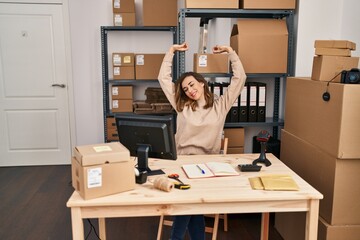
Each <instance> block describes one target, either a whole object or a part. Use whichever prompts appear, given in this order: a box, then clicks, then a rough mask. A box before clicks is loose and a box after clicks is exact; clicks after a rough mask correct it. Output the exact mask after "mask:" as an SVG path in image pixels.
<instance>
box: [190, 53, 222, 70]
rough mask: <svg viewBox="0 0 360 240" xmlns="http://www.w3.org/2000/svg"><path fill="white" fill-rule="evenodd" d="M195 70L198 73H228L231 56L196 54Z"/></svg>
mask: <svg viewBox="0 0 360 240" xmlns="http://www.w3.org/2000/svg"><path fill="white" fill-rule="evenodd" d="M193 70H194V72H197V73H228V72H229V55H228V54H210V53H201V54H200V53H195V54H194V64H193Z"/></svg>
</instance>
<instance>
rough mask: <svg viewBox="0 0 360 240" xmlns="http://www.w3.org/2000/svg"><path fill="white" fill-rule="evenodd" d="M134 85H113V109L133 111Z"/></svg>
mask: <svg viewBox="0 0 360 240" xmlns="http://www.w3.org/2000/svg"><path fill="white" fill-rule="evenodd" d="M132 104H133V87H132V86H111V111H112V112H113V113H118V112H132V111H133V108H132Z"/></svg>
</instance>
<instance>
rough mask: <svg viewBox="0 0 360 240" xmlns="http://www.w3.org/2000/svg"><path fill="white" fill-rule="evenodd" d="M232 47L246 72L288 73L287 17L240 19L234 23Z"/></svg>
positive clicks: (231, 39)
mask: <svg viewBox="0 0 360 240" xmlns="http://www.w3.org/2000/svg"><path fill="white" fill-rule="evenodd" d="M230 45H231V47H232V48H233V49H234V50H235V51H236V52H237V53H238V55H239V57H240V59H241V62H242V64H243V65H244V69H245V72H246V73H286V72H287V58H288V31H287V26H286V21H285V20H279V19H239V20H238V21H237V24H235V25H234V26H233V29H232V32H231V38H230Z"/></svg>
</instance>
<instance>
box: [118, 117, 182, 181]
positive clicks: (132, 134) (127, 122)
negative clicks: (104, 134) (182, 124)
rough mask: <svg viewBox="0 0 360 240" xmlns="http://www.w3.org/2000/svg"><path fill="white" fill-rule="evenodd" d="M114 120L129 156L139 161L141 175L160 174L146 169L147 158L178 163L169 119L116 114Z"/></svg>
mask: <svg viewBox="0 0 360 240" xmlns="http://www.w3.org/2000/svg"><path fill="white" fill-rule="evenodd" d="M115 119H116V127H117V130H118V135H119V141H120V143H121V144H122V145H124V146H125V147H126V148H127V149H128V150H129V151H130V155H131V156H136V157H138V169H139V170H140V171H147V172H148V175H155V174H160V173H162V172H155V171H152V170H151V169H150V168H149V167H148V157H152V158H160V159H169V160H176V159H177V154H176V145H175V138H174V120H173V116H172V115H166V116H155V115H136V114H117V115H116V116H115Z"/></svg>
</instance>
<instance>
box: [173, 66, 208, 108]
mask: <svg viewBox="0 0 360 240" xmlns="http://www.w3.org/2000/svg"><path fill="white" fill-rule="evenodd" d="M189 76H193V77H194V78H195V79H196V80H197V81H198V82H201V83H203V84H204V98H205V102H206V104H205V106H204V109H207V108H210V107H212V106H213V105H214V94H212V93H211V91H210V90H209V87H208V84H207V81H206V80H205V78H204V77H203V76H202V75H201V74H199V73H196V72H186V73H183V74H182V75H181V76H180V77H179V79H178V80H177V81H176V82H175V100H176V110H177V111H178V112H182V111H183V110H184V107H185V106H190V107H191V109H192V110H193V111H195V110H196V108H197V107H198V103H197V101H195V100H193V99H190V98H189V97H188V96H187V95H186V94H185V92H184V90H183V88H182V82H183V81H184V79H185V78H187V77H189Z"/></svg>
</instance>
